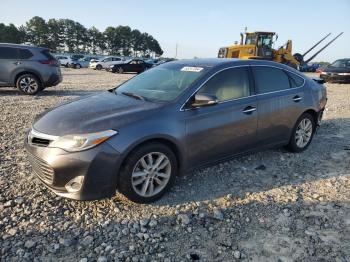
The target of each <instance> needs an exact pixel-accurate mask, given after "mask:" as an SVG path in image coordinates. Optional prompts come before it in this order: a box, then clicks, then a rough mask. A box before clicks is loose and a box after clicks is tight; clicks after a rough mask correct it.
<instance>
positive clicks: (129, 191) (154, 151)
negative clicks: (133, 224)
mask: <svg viewBox="0 0 350 262" xmlns="http://www.w3.org/2000/svg"><path fill="white" fill-rule="evenodd" d="M149 156H151V159H152V161H150V157H149ZM162 157H164V158H162ZM142 159H143V161H142ZM159 159H162V160H159ZM157 160H159V161H160V162H159V163H158V168H160V169H158V168H156V164H157ZM152 162H153V165H150V164H151V163H152ZM165 164H166V165H165ZM164 165H165V166H164ZM151 166H152V167H153V169H152V168H151ZM163 166H164V167H163ZM152 170H153V171H152ZM160 174H161V176H159V175H160ZM177 174H178V163H177V158H176V156H175V154H174V152H173V151H172V150H171V149H170V148H169V147H167V146H166V145H164V144H161V143H148V144H145V145H142V146H140V147H138V148H136V149H135V150H134V151H132V152H131V153H130V155H129V156H128V157H127V158H126V160H125V163H124V164H123V167H122V169H121V172H120V173H119V179H118V186H117V189H118V191H119V192H120V193H122V194H123V195H124V196H126V197H127V198H128V199H130V200H131V201H133V202H136V203H141V204H144V203H150V202H153V201H156V200H158V199H160V198H161V197H162V196H163V195H164V194H165V193H166V192H167V191H168V190H169V189H170V187H171V186H172V184H173V182H174V179H175V177H176V176H177ZM140 181H141V182H140ZM147 181H148V182H147ZM162 182H164V184H163V183H162ZM152 185H153V186H152ZM152 189H153V191H152ZM143 192H145V193H144V194H143Z"/></svg>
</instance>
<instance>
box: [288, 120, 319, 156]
mask: <svg viewBox="0 0 350 262" xmlns="http://www.w3.org/2000/svg"><path fill="white" fill-rule="evenodd" d="M315 130H316V123H315V120H314V118H313V117H312V115H310V114H309V113H305V114H303V115H302V116H300V117H299V119H298V120H297V122H296V124H295V126H294V128H293V133H292V136H291V138H290V141H289V144H288V146H287V147H288V149H289V150H290V151H292V152H302V151H304V150H306V149H307V148H308V146H309V145H310V143H311V141H312V138H313V136H314V133H315Z"/></svg>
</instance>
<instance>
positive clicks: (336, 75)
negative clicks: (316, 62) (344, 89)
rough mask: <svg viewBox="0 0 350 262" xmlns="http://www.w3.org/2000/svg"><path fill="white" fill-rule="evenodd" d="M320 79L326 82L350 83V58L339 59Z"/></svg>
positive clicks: (326, 69)
mask: <svg viewBox="0 0 350 262" xmlns="http://www.w3.org/2000/svg"><path fill="white" fill-rule="evenodd" d="M320 77H321V78H322V79H324V80H325V81H326V82H339V83H349V82H350V58H345V59H339V60H337V61H335V62H334V63H332V64H330V65H328V66H327V67H325V68H324V69H323V71H322V72H321V74H320Z"/></svg>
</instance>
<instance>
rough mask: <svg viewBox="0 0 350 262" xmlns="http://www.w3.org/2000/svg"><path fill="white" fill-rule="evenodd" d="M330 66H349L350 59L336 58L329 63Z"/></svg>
mask: <svg viewBox="0 0 350 262" xmlns="http://www.w3.org/2000/svg"><path fill="white" fill-rule="evenodd" d="M331 66H332V67H350V60H345V59H341V60H337V61H335V62H334V63H333V64H331Z"/></svg>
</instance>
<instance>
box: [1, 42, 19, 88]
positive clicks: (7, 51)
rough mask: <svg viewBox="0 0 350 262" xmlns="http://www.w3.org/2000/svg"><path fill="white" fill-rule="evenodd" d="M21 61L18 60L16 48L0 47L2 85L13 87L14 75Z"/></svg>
mask: <svg viewBox="0 0 350 262" xmlns="http://www.w3.org/2000/svg"><path fill="white" fill-rule="evenodd" d="M20 66H21V61H19V59H18V49H17V48H14V47H2V46H1V47H0V85H12V84H13V83H12V81H13V80H12V74H13V72H14V71H16V69H17V68H18V67H20Z"/></svg>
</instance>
